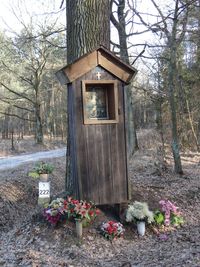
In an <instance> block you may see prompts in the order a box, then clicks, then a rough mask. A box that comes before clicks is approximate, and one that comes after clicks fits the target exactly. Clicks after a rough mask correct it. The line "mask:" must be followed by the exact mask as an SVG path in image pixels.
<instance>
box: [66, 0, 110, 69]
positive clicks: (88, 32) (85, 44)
mask: <svg viewBox="0 0 200 267" xmlns="http://www.w3.org/2000/svg"><path fill="white" fill-rule="evenodd" d="M66 11H67V63H68V64H70V63H72V62H73V61H74V60H76V59H78V58H79V57H81V56H82V55H84V54H86V53H88V52H90V51H92V50H93V49H95V48H97V46H99V45H103V46H105V47H106V48H108V49H109V48H110V9H109V0H98V1H96V0H66Z"/></svg>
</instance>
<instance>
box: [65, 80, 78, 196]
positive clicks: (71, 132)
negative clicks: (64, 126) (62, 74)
mask: <svg viewBox="0 0 200 267" xmlns="http://www.w3.org/2000/svg"><path fill="white" fill-rule="evenodd" d="M67 90H68V120H69V125H70V127H69V142H70V144H69V150H70V151H69V153H70V158H71V175H72V181H73V192H74V197H76V198H79V191H80V189H79V184H78V176H77V157H76V156H77V151H76V139H75V138H74V137H75V136H76V131H75V128H76V127H75V116H74V113H75V110H74V88H73V86H72V84H69V85H68V88H67Z"/></svg>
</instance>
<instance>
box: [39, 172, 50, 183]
mask: <svg viewBox="0 0 200 267" xmlns="http://www.w3.org/2000/svg"><path fill="white" fill-rule="evenodd" d="M48 178H49V175H48V173H41V174H40V181H41V182H47V181H48Z"/></svg>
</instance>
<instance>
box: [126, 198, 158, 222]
mask: <svg viewBox="0 0 200 267" xmlns="http://www.w3.org/2000/svg"><path fill="white" fill-rule="evenodd" d="M135 219H136V220H145V219H147V221H148V223H151V222H153V212H151V211H150V210H149V208H148V205H147V203H145V202H138V201H135V202H134V203H133V204H132V205H129V206H128V210H127V213H126V221H127V222H132V221H134V220H135Z"/></svg>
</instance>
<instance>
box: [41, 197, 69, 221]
mask: <svg viewBox="0 0 200 267" xmlns="http://www.w3.org/2000/svg"><path fill="white" fill-rule="evenodd" d="M63 208H64V199H63V198H57V199H55V200H53V201H52V202H51V203H50V204H49V205H48V207H47V208H45V209H44V211H43V215H44V217H45V219H46V220H47V221H48V222H50V223H51V224H53V225H56V224H57V223H58V221H60V219H61V216H62V214H63V212H64V209H63Z"/></svg>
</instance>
